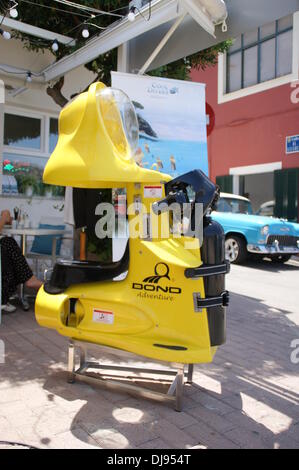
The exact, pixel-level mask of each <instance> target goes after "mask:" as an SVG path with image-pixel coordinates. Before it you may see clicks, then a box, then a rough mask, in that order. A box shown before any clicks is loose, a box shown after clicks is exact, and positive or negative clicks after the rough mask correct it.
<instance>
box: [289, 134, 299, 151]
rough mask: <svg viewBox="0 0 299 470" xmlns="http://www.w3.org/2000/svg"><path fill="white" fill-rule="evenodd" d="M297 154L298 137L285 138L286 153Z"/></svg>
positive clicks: (298, 146) (298, 148) (298, 147)
mask: <svg viewBox="0 0 299 470" xmlns="http://www.w3.org/2000/svg"><path fill="white" fill-rule="evenodd" d="M297 152H299V135H293V136H292V137H287V141H286V153H287V154H288V153H297Z"/></svg>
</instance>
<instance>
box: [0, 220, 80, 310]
mask: <svg viewBox="0 0 299 470" xmlns="http://www.w3.org/2000/svg"><path fill="white" fill-rule="evenodd" d="M70 233H71V232H69V231H66V230H55V229H53V230H52V229H43V228H7V227H4V228H3V229H2V232H1V235H6V236H19V237H20V239H21V243H20V248H21V250H22V254H23V256H25V258H26V254H27V253H26V247H27V237H36V236H40V237H42V236H49V235H50V236H52V237H53V240H52V262H53V264H54V263H55V261H56V244H57V238H59V237H63V236H64V235H67V234H70ZM20 302H21V304H22V307H23V309H24V310H25V311H27V310H29V304H28V301H27V300H26V298H25V295H24V285H21V289H20Z"/></svg>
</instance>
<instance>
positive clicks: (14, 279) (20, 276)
mask: <svg viewBox="0 0 299 470" xmlns="http://www.w3.org/2000/svg"><path fill="white" fill-rule="evenodd" d="M11 222H12V217H11V215H10V212H9V211H8V210H5V211H3V212H1V217H0V237H1V231H2V228H3V227H4V225H11ZM0 245H1V269H2V283H1V285H2V297H1V299H2V302H1V303H2V311H3V312H6V313H12V312H14V311H15V310H16V308H15V307H14V306H13V305H11V304H9V298H10V297H11V296H12V295H13V294H15V292H16V290H17V287H18V286H19V285H20V284H25V285H26V286H27V287H29V288H32V289H36V290H38V289H39V288H40V287H41V286H42V282H41V281H39V280H38V279H37V278H36V277H35V276H33V273H32V271H31V269H30V267H29V266H28V263H27V261H26V259H25V258H24V256H23V255H22V253H21V250H20V248H19V246H18V244H17V243H16V241H15V240H14V239H13V238H11V237H5V236H4V237H1V238H0Z"/></svg>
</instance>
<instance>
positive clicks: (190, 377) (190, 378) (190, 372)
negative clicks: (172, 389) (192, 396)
mask: <svg viewBox="0 0 299 470" xmlns="http://www.w3.org/2000/svg"><path fill="white" fill-rule="evenodd" d="M193 370H194V364H189V365H188V375H187V384H190V385H191V384H192V382H193Z"/></svg>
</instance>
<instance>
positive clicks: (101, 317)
mask: <svg viewBox="0 0 299 470" xmlns="http://www.w3.org/2000/svg"><path fill="white" fill-rule="evenodd" d="M92 321H93V322H94V323H104V324H106V325H113V323H114V313H113V312H109V311H107V310H100V309H98V308H94V309H93V315H92Z"/></svg>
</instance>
